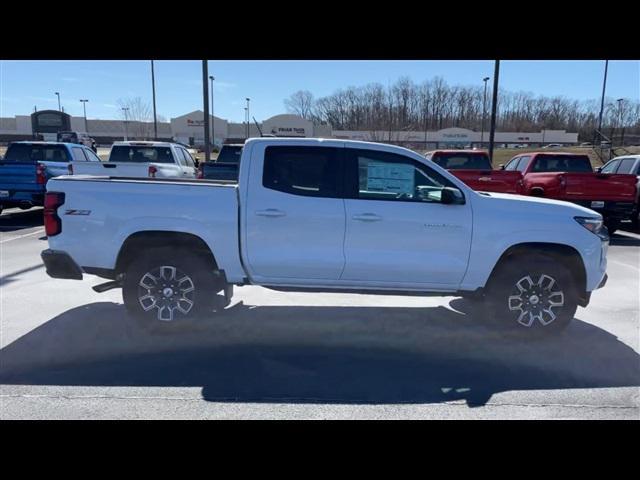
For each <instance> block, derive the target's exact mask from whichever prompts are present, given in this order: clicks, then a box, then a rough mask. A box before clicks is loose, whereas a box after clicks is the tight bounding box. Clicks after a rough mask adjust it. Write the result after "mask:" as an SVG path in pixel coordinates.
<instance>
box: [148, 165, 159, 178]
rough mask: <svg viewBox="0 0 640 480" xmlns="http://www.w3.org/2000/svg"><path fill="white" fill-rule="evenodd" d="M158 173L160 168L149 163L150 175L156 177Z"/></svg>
mask: <svg viewBox="0 0 640 480" xmlns="http://www.w3.org/2000/svg"><path fill="white" fill-rule="evenodd" d="M156 173H158V169H157V168H156V167H155V166H154V165H149V176H150V177H151V178H156Z"/></svg>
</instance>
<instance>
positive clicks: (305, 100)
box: [284, 90, 314, 119]
mask: <svg viewBox="0 0 640 480" xmlns="http://www.w3.org/2000/svg"><path fill="white" fill-rule="evenodd" d="M313 103H314V102H313V94H312V93H311V92H310V91H309V90H298V91H297V92H295V93H293V94H291V96H290V97H289V98H287V99H285V101H284V106H285V107H286V109H287V112H291V113H296V114H298V115H300V116H301V117H302V118H306V119H309V118H311V114H312V111H313Z"/></svg>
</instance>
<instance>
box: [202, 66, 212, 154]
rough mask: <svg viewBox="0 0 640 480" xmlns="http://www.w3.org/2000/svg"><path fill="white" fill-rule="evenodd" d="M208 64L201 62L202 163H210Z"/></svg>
mask: <svg viewBox="0 0 640 480" xmlns="http://www.w3.org/2000/svg"><path fill="white" fill-rule="evenodd" d="M208 76H209V63H208V62H207V60H202V105H203V108H204V161H205V162H210V161H211V143H210V139H209V85H208V84H207V77H208Z"/></svg>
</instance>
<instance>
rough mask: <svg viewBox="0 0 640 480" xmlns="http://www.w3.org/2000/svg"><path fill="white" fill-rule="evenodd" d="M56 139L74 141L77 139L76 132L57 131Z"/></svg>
mask: <svg viewBox="0 0 640 480" xmlns="http://www.w3.org/2000/svg"><path fill="white" fill-rule="evenodd" d="M58 141H59V142H70V143H76V142H77V141H78V134H77V133H76V132H60V133H58Z"/></svg>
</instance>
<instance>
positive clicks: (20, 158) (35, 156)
mask: <svg viewBox="0 0 640 480" xmlns="http://www.w3.org/2000/svg"><path fill="white" fill-rule="evenodd" d="M4 161H5V162H68V161H69V154H68V153H67V149H66V148H64V147H63V146H61V145H30V144H24V143H14V144H12V145H10V146H9V149H8V150H7V154H6V156H5V157H4Z"/></svg>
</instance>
